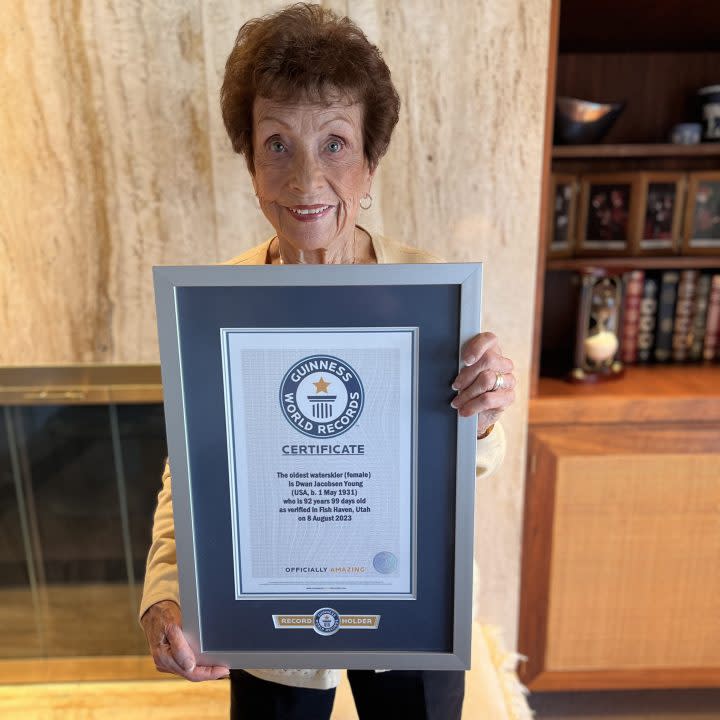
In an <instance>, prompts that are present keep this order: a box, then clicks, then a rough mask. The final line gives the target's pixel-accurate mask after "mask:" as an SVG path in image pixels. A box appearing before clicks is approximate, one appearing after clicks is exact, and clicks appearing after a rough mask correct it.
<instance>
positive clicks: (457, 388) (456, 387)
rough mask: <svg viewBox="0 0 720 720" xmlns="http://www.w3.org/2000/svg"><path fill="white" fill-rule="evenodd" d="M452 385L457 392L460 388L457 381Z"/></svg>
mask: <svg viewBox="0 0 720 720" xmlns="http://www.w3.org/2000/svg"><path fill="white" fill-rule="evenodd" d="M450 387H451V388H452V389H453V390H454V391H455V392H457V391H458V390H459V389H460V388H459V387H458V386H457V385H456V384H455V383H453V384H452V385H451V386H450Z"/></svg>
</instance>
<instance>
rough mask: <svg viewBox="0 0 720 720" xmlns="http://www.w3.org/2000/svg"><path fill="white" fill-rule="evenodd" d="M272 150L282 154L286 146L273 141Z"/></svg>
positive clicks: (271, 143)
mask: <svg viewBox="0 0 720 720" xmlns="http://www.w3.org/2000/svg"><path fill="white" fill-rule="evenodd" d="M270 150H272V151H273V152H276V153H280V152H283V151H284V150H285V146H284V145H283V144H282V143H281V142H280V141H279V140H272V141H271V142H270Z"/></svg>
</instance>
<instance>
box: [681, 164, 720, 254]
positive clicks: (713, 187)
mask: <svg viewBox="0 0 720 720" xmlns="http://www.w3.org/2000/svg"><path fill="white" fill-rule="evenodd" d="M687 197H688V200H687V212H686V213H685V233H684V238H683V245H682V252H683V253H684V254H686V255H720V172H696V173H690V175H689V179H688V194H687Z"/></svg>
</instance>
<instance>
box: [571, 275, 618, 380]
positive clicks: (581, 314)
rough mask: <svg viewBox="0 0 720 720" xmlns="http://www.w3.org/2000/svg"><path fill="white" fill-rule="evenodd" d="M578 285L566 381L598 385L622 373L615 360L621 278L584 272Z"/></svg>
mask: <svg viewBox="0 0 720 720" xmlns="http://www.w3.org/2000/svg"><path fill="white" fill-rule="evenodd" d="M581 282H582V291H581V295H580V306H579V308H578V320H577V334H576V338H575V367H574V368H573V370H572V372H571V374H570V379H571V380H573V381H575V382H598V381H600V380H611V379H614V378H618V377H620V376H621V375H622V373H623V365H622V363H621V362H620V361H619V360H618V359H617V354H618V348H619V344H620V343H619V340H618V335H619V321H620V307H621V299H622V276H621V275H619V274H618V275H611V274H610V273H608V271H607V270H605V269H603V268H585V269H583V270H582V271H581Z"/></svg>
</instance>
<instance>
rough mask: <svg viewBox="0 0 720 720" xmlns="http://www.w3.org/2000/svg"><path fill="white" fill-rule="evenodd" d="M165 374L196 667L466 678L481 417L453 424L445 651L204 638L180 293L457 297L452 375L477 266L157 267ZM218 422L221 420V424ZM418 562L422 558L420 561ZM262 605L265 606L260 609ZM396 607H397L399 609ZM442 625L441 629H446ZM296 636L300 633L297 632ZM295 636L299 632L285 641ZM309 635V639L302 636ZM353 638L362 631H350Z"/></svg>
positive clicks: (475, 310)
mask: <svg viewBox="0 0 720 720" xmlns="http://www.w3.org/2000/svg"><path fill="white" fill-rule="evenodd" d="M153 275H154V285H155V299H156V310H157V322H158V338H159V346H160V358H161V368H162V380H163V393H164V406H165V421H166V431H167V439H168V449H169V455H170V458H171V464H172V474H173V480H172V492H173V512H174V519H175V540H176V548H177V563H178V570H179V578H180V598H181V605H182V613H183V630H184V633H185V635H186V637H187V638H188V641H189V642H190V645H191V647H192V648H193V650H194V651H195V653H196V655H197V662H198V664H203V665H210V664H222V665H227V666H229V667H233V668H243V667H251V668H252V667H261V668H348V669H373V668H387V669H396V670H412V669H414V670H462V669H468V668H469V667H470V648H471V633H472V567H473V539H474V535H473V531H474V506H475V463H476V442H477V441H476V434H477V417H476V416H472V417H470V418H463V417H460V416H459V415H458V416H457V435H456V437H457V447H456V448H455V458H456V472H457V476H456V483H455V489H456V491H455V498H454V508H453V510H454V514H455V532H454V569H453V573H452V577H453V583H452V585H453V587H452V596H453V601H452V603H453V604H452V609H453V618H452V642H451V648H449V649H448V651H447V652H435V651H432V652H423V651H415V650H408V651H402V650H396V651H386V650H383V651H377V652H375V651H366V650H359V651H357V652H355V651H342V652H332V651H317V650H308V651H297V650H292V651H290V650H288V651H284V650H271V651H267V650H261V651H248V650H241V651H235V650H232V649H230V650H216V649H209V648H208V647H207V645H206V643H205V642H204V638H203V618H201V616H200V603H199V595H198V577H197V575H198V573H197V569H198V565H197V563H198V556H197V551H196V544H197V543H196V529H195V523H194V511H193V503H192V478H191V477H190V472H189V467H190V463H189V457H190V456H189V452H190V444H189V443H190V442H191V441H192V439H191V438H189V436H188V423H187V418H186V415H185V401H184V388H183V357H182V353H181V347H180V317H179V311H178V292H179V291H180V290H181V289H182V288H202V287H207V288H217V287H234V286H263V287H265V288H291V287H302V286H333V285H335V286H342V287H348V288H352V286H367V285H379V286H380V285H391V286H431V285H447V286H454V287H457V288H458V289H459V295H460V303H459V305H460V317H459V318H448V319H447V321H448V322H452V323H457V324H458V327H459V332H458V336H459V343H458V347H457V357H458V365H457V368H458V371H459V370H460V368H461V367H462V365H461V360H460V350H461V347H462V346H463V344H464V343H465V342H467V341H468V340H469V339H471V338H472V337H474V336H475V335H476V334H477V333H479V332H480V330H481V315H482V299H481V293H482V276H483V268H482V264H481V263H447V264H409V265H359V266H345V265H337V266H317V265H313V266H283V267H282V268H278V267H272V266H226V265H217V266H215V265H213V266H182V267H170V266H165V267H155V268H153ZM223 424H224V421H223ZM418 563H419V564H422V557H420V558H419V559H418ZM259 602H262V601H259ZM395 602H399V601H395ZM447 620H448V619H447V618H438V619H437V621H438V622H447ZM301 634H302V633H301ZM286 635H292V636H296V635H298V633H294V632H292V633H286ZM308 635H315V633H313V632H308ZM349 635H353V636H358V635H366V633H357V634H356V633H351V634H349Z"/></svg>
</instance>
